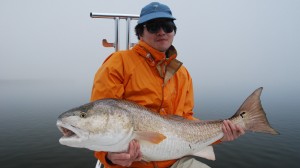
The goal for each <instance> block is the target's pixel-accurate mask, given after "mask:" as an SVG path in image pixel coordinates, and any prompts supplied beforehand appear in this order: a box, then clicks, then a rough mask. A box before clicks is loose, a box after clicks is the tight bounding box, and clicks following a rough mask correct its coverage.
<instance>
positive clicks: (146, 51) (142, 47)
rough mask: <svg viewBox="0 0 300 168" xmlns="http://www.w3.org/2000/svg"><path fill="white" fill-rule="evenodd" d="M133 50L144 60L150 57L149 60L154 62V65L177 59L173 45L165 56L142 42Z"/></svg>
mask: <svg viewBox="0 0 300 168" xmlns="http://www.w3.org/2000/svg"><path fill="white" fill-rule="evenodd" d="M133 50H136V51H137V52H138V53H139V54H140V55H141V56H143V57H145V58H149V57H151V59H152V60H153V61H154V62H155V65H156V64H157V63H158V62H161V61H165V60H166V61H167V62H168V63H169V62H170V61H171V60H172V59H174V58H176V57H177V51H176V49H175V47H174V46H173V45H172V46H171V47H170V48H169V49H168V51H167V52H166V54H165V53H164V52H161V51H158V50H156V49H154V48H152V47H151V46H150V45H148V44H147V43H145V42H144V41H141V40H140V41H139V43H138V44H137V45H135V46H134V47H133Z"/></svg>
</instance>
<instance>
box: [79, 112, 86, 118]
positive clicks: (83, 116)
mask: <svg viewBox="0 0 300 168" xmlns="http://www.w3.org/2000/svg"><path fill="white" fill-rule="evenodd" d="M86 115H87V114H86V113H84V112H81V113H80V115H79V116H80V118H86Z"/></svg>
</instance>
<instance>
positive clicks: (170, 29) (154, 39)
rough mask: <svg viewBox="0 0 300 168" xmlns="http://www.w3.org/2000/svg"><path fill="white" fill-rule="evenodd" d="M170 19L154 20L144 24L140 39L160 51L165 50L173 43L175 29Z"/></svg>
mask: <svg viewBox="0 0 300 168" xmlns="http://www.w3.org/2000/svg"><path fill="white" fill-rule="evenodd" d="M174 26H175V25H174V23H173V22H172V21H170V20H154V21H150V22H147V23H146V24H145V25H144V33H143V35H142V36H141V37H140V39H141V40H142V41H144V42H146V43H147V44H148V45H150V46H151V47H153V48H155V49H156V50H158V51H161V52H165V51H167V50H168V49H169V47H170V46H171V45H172V42H173V39H174V36H175V31H174Z"/></svg>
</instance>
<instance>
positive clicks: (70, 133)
mask: <svg viewBox="0 0 300 168" xmlns="http://www.w3.org/2000/svg"><path fill="white" fill-rule="evenodd" d="M56 125H57V127H58V129H59V131H60V132H61V133H62V134H63V137H62V138H64V139H65V138H79V136H78V135H77V134H76V133H75V132H74V128H75V127H74V126H72V125H70V126H69V125H64V124H62V123H61V122H58V123H57V124H56Z"/></svg>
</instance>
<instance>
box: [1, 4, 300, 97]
mask: <svg viewBox="0 0 300 168" xmlns="http://www.w3.org/2000/svg"><path fill="white" fill-rule="evenodd" d="M149 2H151V1H147V0H131V1H130V3H129V2H127V1H121V0H119V1H117V0H110V1H107V0H89V1H83V0H81V1H79V0H78V1H73V0H26V1H23V0H1V2H0V21H1V26H0V59H1V61H0V80H11V79H13V80H14V79H51V80H52V79H67V80H68V79H72V80H77V81H78V82H83V83H84V82H86V83H88V85H87V86H90V84H91V83H92V80H93V77H94V74H95V72H96V70H97V69H98V67H99V66H100V65H101V63H102V61H103V60H104V59H105V58H106V57H107V56H108V55H109V54H110V53H111V52H113V51H114V49H113V48H104V47H102V46H101V43H100V42H101V40H102V39H103V38H107V39H108V40H109V41H113V39H114V35H113V33H114V30H113V28H114V27H113V26H114V22H113V20H106V19H92V18H90V17H89V13H90V12H101V13H130V14H139V12H140V9H141V8H142V7H143V6H144V5H146V4H148V3H149ZM160 2H162V3H165V4H167V5H168V6H169V7H170V8H171V9H172V12H173V15H174V16H175V17H176V18H177V20H176V22H175V23H176V24H177V27H178V32H177V34H176V37H175V41H174V45H175V47H176V48H177V50H178V53H179V56H178V59H179V60H181V61H182V62H183V63H184V65H185V66H186V67H187V68H188V69H189V71H190V73H191V75H192V77H193V79H194V85H195V86H194V87H195V89H196V90H202V89H204V90H207V89H210V90H216V91H218V89H221V88H222V89H228V88H232V87H236V88H237V89H232V90H237V91H239V90H240V89H243V90H245V89H246V90H248V89H249V90H253V89H255V88H257V87H260V86H264V87H267V88H271V89H277V90H282V92H284V91H285V89H287V90H289V92H295V91H296V93H297V94H298V93H299V92H300V91H299V90H300V89H299V86H300V79H299V76H300V75H299V72H300V71H299V70H300V68H299V63H300V57H299V56H300V31H299V30H300V21H299V18H300V10H299V9H300V1H299V0H226V1H225V0H194V1H179V0H177V1H175V0H164V1H160ZM134 24H135V23H133V25H134ZM121 26H124V27H122V28H121V29H122V31H124V29H125V24H124V22H121ZM132 39H136V38H135V36H133V37H132ZM120 40H121V42H122V43H123V44H122V45H121V48H124V43H125V39H124V38H123V39H120ZM200 93H201V92H200Z"/></svg>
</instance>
